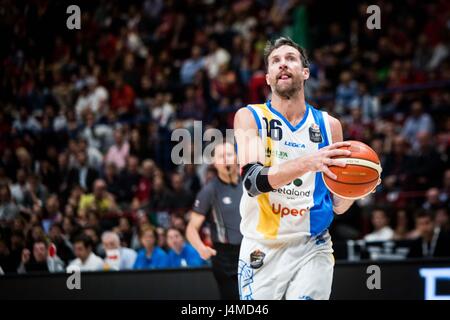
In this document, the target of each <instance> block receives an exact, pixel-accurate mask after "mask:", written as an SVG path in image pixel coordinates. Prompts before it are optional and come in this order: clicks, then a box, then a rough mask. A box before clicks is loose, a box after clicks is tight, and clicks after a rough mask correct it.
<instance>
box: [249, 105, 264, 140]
mask: <svg viewBox="0 0 450 320" xmlns="http://www.w3.org/2000/svg"><path fill="white" fill-rule="evenodd" d="M247 109H249V110H250V111H251V112H252V114H253V117H254V118H255V121H256V125H257V126H258V132H259V136H260V137H262V126H261V121H260V120H259V117H258V114H257V113H256V111H255V109H253V107H252V106H247Z"/></svg>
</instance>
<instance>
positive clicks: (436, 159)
mask: <svg viewBox="0 0 450 320" xmlns="http://www.w3.org/2000/svg"><path fill="white" fill-rule="evenodd" d="M416 143H417V145H418V149H417V150H416V151H415V152H414V153H413V155H412V161H411V169H410V170H411V171H412V173H413V174H414V175H415V179H416V184H417V185H416V188H417V190H424V189H427V188H429V187H431V185H432V183H433V181H439V180H440V177H441V174H440V173H441V172H442V170H443V168H442V160H441V156H440V154H439V153H438V152H437V151H436V149H435V148H434V142H433V140H432V138H431V136H430V134H429V133H427V132H419V133H418V134H417V137H416Z"/></svg>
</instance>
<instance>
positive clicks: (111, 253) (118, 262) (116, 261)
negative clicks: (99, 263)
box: [102, 231, 136, 270]
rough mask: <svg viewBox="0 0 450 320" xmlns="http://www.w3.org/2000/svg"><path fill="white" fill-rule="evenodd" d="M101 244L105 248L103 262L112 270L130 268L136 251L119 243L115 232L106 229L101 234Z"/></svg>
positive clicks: (134, 259)
mask: <svg viewBox="0 0 450 320" xmlns="http://www.w3.org/2000/svg"><path fill="white" fill-rule="evenodd" d="M102 244H103V248H104V249H105V253H106V258H105V264H107V265H108V266H107V268H112V269H113V270H131V269H133V266H134V263H135V261H136V252H135V251H134V250H132V249H129V248H124V247H122V246H121V245H120V239H119V236H118V235H117V233H115V232H111V231H106V232H104V233H103V234H102Z"/></svg>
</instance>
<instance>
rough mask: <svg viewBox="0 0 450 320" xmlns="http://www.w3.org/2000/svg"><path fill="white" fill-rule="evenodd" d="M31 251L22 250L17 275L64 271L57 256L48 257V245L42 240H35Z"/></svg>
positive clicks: (62, 264)
mask: <svg viewBox="0 0 450 320" xmlns="http://www.w3.org/2000/svg"><path fill="white" fill-rule="evenodd" d="M32 250H33V253H31V252H30V250H28V249H23V251H22V260H21V263H20V266H19V268H18V269H17V272H18V273H30V272H63V271H64V263H63V262H62V261H61V260H60V259H59V258H58V257H57V256H55V257H49V255H48V245H47V242H46V241H45V240H44V239H36V241H35V242H34V243H33V249H32Z"/></svg>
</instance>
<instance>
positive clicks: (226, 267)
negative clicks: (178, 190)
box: [186, 142, 242, 300]
mask: <svg viewBox="0 0 450 320" xmlns="http://www.w3.org/2000/svg"><path fill="white" fill-rule="evenodd" d="M213 163H214V167H215V168H216V169H217V176H216V177H214V178H213V179H212V180H211V181H210V182H209V183H208V184H206V185H205V186H204V187H203V188H202V190H200V192H199V193H198V194H197V198H196V200H195V203H194V206H193V208H192V212H191V218H190V221H189V224H188V226H187V229H186V237H187V239H188V240H189V242H190V243H191V244H192V245H193V246H194V247H195V249H197V251H198V252H199V254H200V256H201V257H202V258H203V259H205V260H206V259H209V258H211V261H212V270H213V273H214V277H215V278H216V281H217V284H218V287H219V291H220V296H221V299H225V300H237V299H239V288H238V279H237V270H238V260H239V248H240V244H241V240H242V235H241V232H240V231H239V225H240V223H241V216H240V213H239V203H240V201H241V196H242V185H241V181H240V178H239V172H238V166H237V161H236V153H235V151H234V146H233V145H232V144H231V143H228V142H225V143H221V144H218V145H217V146H215V148H214V151H213ZM206 219H207V221H209V222H210V224H211V237H212V242H213V245H214V249H213V248H210V247H208V246H206V245H205V244H204V243H203V242H202V240H201V239H200V235H199V230H200V228H201V226H202V224H203V222H204V221H205V220H206Z"/></svg>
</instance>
